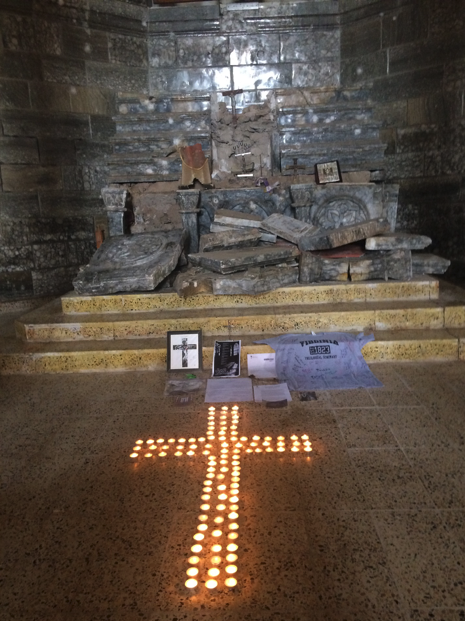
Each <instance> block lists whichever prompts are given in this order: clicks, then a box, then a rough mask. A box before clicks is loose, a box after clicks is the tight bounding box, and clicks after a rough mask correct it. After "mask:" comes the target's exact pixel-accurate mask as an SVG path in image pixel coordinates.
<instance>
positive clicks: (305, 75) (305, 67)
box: [273, 60, 340, 88]
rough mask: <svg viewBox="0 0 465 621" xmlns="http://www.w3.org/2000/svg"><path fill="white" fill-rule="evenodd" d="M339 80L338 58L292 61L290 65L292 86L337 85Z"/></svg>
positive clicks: (315, 86)
mask: <svg viewBox="0 0 465 621" xmlns="http://www.w3.org/2000/svg"><path fill="white" fill-rule="evenodd" d="M339 81H340V66H339V60H323V61H321V62H318V63H316V62H315V63H314V64H313V63H312V64H308V63H293V65H292V86H293V87H294V88H318V87H324V86H339ZM273 88H280V87H273Z"/></svg>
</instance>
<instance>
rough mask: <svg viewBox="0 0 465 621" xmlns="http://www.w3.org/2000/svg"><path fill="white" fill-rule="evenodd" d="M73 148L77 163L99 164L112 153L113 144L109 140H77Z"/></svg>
mask: <svg viewBox="0 0 465 621" xmlns="http://www.w3.org/2000/svg"><path fill="white" fill-rule="evenodd" d="M75 150H76V161H77V163H78V164H99V163H100V162H102V161H103V160H105V159H106V158H107V157H109V156H110V155H112V153H113V146H112V144H111V143H109V142H94V141H92V140H77V141H76V143H75Z"/></svg>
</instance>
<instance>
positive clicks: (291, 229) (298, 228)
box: [260, 213, 320, 244]
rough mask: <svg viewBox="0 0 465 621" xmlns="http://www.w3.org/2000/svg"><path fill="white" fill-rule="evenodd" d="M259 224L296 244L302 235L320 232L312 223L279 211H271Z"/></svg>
mask: <svg viewBox="0 0 465 621" xmlns="http://www.w3.org/2000/svg"><path fill="white" fill-rule="evenodd" d="M260 226H261V228H262V229H265V231H269V232H270V233H274V234H275V235H277V236H278V237H282V238H283V239H286V240H287V241H290V242H292V243H293V244H298V243H299V241H300V240H301V239H302V238H303V237H307V236H309V235H310V236H313V235H318V233H319V232H320V229H319V228H318V227H317V226H314V225H313V224H309V223H308V222H303V221H302V220H296V219H295V218H291V217H289V216H283V215H282V214H279V213H272V214H271V216H268V218H266V219H265V220H263V222H260Z"/></svg>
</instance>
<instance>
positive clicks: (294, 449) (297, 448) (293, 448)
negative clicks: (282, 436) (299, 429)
mask: <svg viewBox="0 0 465 621" xmlns="http://www.w3.org/2000/svg"><path fill="white" fill-rule="evenodd" d="M299 450H300V449H299V447H298V446H293V447H292V448H291V451H293V452H294V453H296V452H298V451H299Z"/></svg>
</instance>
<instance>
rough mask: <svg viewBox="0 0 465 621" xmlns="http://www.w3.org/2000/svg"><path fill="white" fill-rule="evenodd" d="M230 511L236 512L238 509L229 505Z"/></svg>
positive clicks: (236, 506)
mask: <svg viewBox="0 0 465 621" xmlns="http://www.w3.org/2000/svg"><path fill="white" fill-rule="evenodd" d="M229 509H230V511H237V510H238V509H239V505H229Z"/></svg>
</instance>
